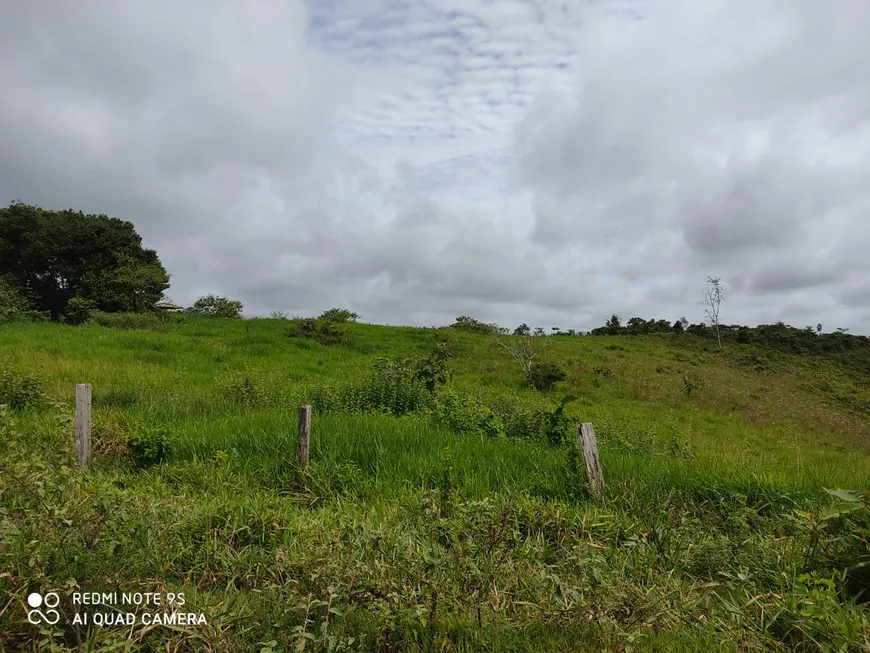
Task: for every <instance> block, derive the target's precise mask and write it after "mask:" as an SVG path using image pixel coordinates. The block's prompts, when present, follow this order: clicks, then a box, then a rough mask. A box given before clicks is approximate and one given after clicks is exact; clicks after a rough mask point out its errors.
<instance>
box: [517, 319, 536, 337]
mask: <svg viewBox="0 0 870 653" xmlns="http://www.w3.org/2000/svg"><path fill="white" fill-rule="evenodd" d="M513 334H514V335H515V336H530V335H532V330H531V329H530V328H529V325H528V324H526V323H525V322H523V323H522V324H521V325H519V326H518V327H517V328H516V329H514V333H513Z"/></svg>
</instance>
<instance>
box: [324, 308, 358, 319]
mask: <svg viewBox="0 0 870 653" xmlns="http://www.w3.org/2000/svg"><path fill="white" fill-rule="evenodd" d="M359 318H360V315H359V313H354V312H353V311H351V310H348V309H346V308H330V309H329V310H328V311H323V314H322V315H321V316H320V319H321V320H329V321H330V322H356V321H357V320H358V319H359Z"/></svg>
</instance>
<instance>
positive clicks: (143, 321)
mask: <svg viewBox="0 0 870 653" xmlns="http://www.w3.org/2000/svg"><path fill="white" fill-rule="evenodd" d="M89 321H90V323H91V324H96V325H98V326H101V327H108V328H110V329H123V330H130V329H140V330H148V329H154V328H156V327H158V326H160V323H161V321H162V320H161V318H160V317H158V316H157V315H156V314H154V313H105V312H103V311H93V312H92V313H91V316H90V320H89Z"/></svg>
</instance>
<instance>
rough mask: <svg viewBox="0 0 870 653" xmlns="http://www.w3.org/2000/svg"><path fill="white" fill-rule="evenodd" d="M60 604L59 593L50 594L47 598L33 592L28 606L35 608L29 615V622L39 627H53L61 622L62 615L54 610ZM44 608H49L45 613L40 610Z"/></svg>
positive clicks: (47, 594)
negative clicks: (44, 625)
mask: <svg viewBox="0 0 870 653" xmlns="http://www.w3.org/2000/svg"><path fill="white" fill-rule="evenodd" d="M59 604H60V597H59V596H58V595H57V592H48V593H46V595H45V596H43V595H42V594H39V593H38V592H33V593H32V594H30V595H29V596H28V597H27V605H29V606H30V607H31V608H33V609H32V610H30V611H28V613H27V621H29V622H30V623H32V624H37V625H38V624H43V623H44V624H48V625H50V626H53V625H54V624H56V623H57V622H58V621H60V613H59V612H58V611H57V610H55V609H54V608H56V607H57V606H58V605H59ZM43 606H45V607H46V608H48V609H47V610H46V611H45V612H43V611H42V610H40V609H39V608H41V607H43Z"/></svg>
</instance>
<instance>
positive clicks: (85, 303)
mask: <svg viewBox="0 0 870 653" xmlns="http://www.w3.org/2000/svg"><path fill="white" fill-rule="evenodd" d="M95 308H96V304H94V302H92V301H91V300H89V299H84V298H82V297H73V298H72V299H70V300H69V301H68V302H67V303H66V310H65V311H64V315H63V321H64V322H65V323H67V324H75V325H78V324H84V323H85V322H87V321H88V320H89V319H90V318H91V314H92V313H93V312H94V309H95Z"/></svg>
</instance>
